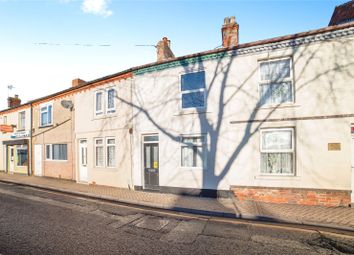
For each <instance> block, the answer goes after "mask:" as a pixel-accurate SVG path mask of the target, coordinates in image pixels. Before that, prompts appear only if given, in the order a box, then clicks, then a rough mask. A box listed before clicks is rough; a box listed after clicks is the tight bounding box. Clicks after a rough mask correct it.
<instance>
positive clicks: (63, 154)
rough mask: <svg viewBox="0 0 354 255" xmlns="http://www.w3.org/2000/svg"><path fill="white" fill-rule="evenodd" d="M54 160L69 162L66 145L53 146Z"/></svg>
mask: <svg viewBox="0 0 354 255" xmlns="http://www.w3.org/2000/svg"><path fill="white" fill-rule="evenodd" d="M52 148H53V149H52V150H53V152H52V154H53V160H67V159H68V158H67V154H68V153H67V145H66V144H53V145H52Z"/></svg>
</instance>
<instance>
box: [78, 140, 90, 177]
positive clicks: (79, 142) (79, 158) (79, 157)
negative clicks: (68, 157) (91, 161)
mask: <svg viewBox="0 0 354 255" xmlns="http://www.w3.org/2000/svg"><path fill="white" fill-rule="evenodd" d="M82 141H86V175H87V176H86V180H82V179H81V174H80V169H81V142H82ZM87 143H88V140H87V139H86V138H81V139H79V140H78V145H79V148H78V152H79V155H78V173H77V174H78V176H77V182H80V183H88V157H87V154H88V150H87V148H88V146H87Z"/></svg>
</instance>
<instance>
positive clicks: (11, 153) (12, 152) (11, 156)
mask: <svg viewBox="0 0 354 255" xmlns="http://www.w3.org/2000/svg"><path fill="white" fill-rule="evenodd" d="M8 148H9V151H8V162H9V172H10V173H13V172H14V170H15V147H14V146H9V147H8Z"/></svg>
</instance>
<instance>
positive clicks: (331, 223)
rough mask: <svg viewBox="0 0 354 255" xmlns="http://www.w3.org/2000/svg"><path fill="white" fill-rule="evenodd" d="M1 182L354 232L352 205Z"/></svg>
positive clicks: (15, 178) (27, 180)
mask: <svg viewBox="0 0 354 255" xmlns="http://www.w3.org/2000/svg"><path fill="white" fill-rule="evenodd" d="M0 181H1V182H7V183H15V184H19V185H25V186H31V187H36V188H41V189H46V190H52V191H59V192H63V193H67V194H73V195H79V196H84V197H89V198H98V199H104V200H107V201H113V202H119V203H124V204H130V205H137V206H145V207H150V208H157V209H165V210H173V211H178V212H185V213H194V214H200V215H207V216H216V217H227V218H237V219H245V220H259V221H267V222H277V223H290V224H299V225H306V226H318V227H326V228H333V229H337V230H345V231H352V232H354V208H350V207H325V206H310V205H290V204H273V203H264V202H255V201H239V200H237V199H236V198H234V197H230V198H218V199H214V198H203V197H193V196H183V195H175V194H163V193H156V192H146V191H134V190H129V189H123V188H115V187H108V186H100V185H86V184H79V183H76V182H73V181H68V180H62V179H54V178H48V177H36V176H24V175H9V174H6V173H0Z"/></svg>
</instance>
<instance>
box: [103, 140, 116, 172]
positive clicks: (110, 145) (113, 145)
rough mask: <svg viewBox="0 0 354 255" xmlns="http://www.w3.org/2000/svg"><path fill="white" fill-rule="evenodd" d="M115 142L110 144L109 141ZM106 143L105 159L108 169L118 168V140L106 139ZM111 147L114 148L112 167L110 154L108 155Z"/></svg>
mask: <svg viewBox="0 0 354 255" xmlns="http://www.w3.org/2000/svg"><path fill="white" fill-rule="evenodd" d="M112 139H113V140H114V144H109V143H108V140H112ZM105 141H106V144H105V145H106V146H104V148H105V149H104V150H105V151H106V157H105V164H106V167H107V168H115V167H116V166H117V146H116V144H117V139H116V138H115V137H106V139H105ZM109 147H114V165H112V166H110V165H109V153H108V149H109Z"/></svg>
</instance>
